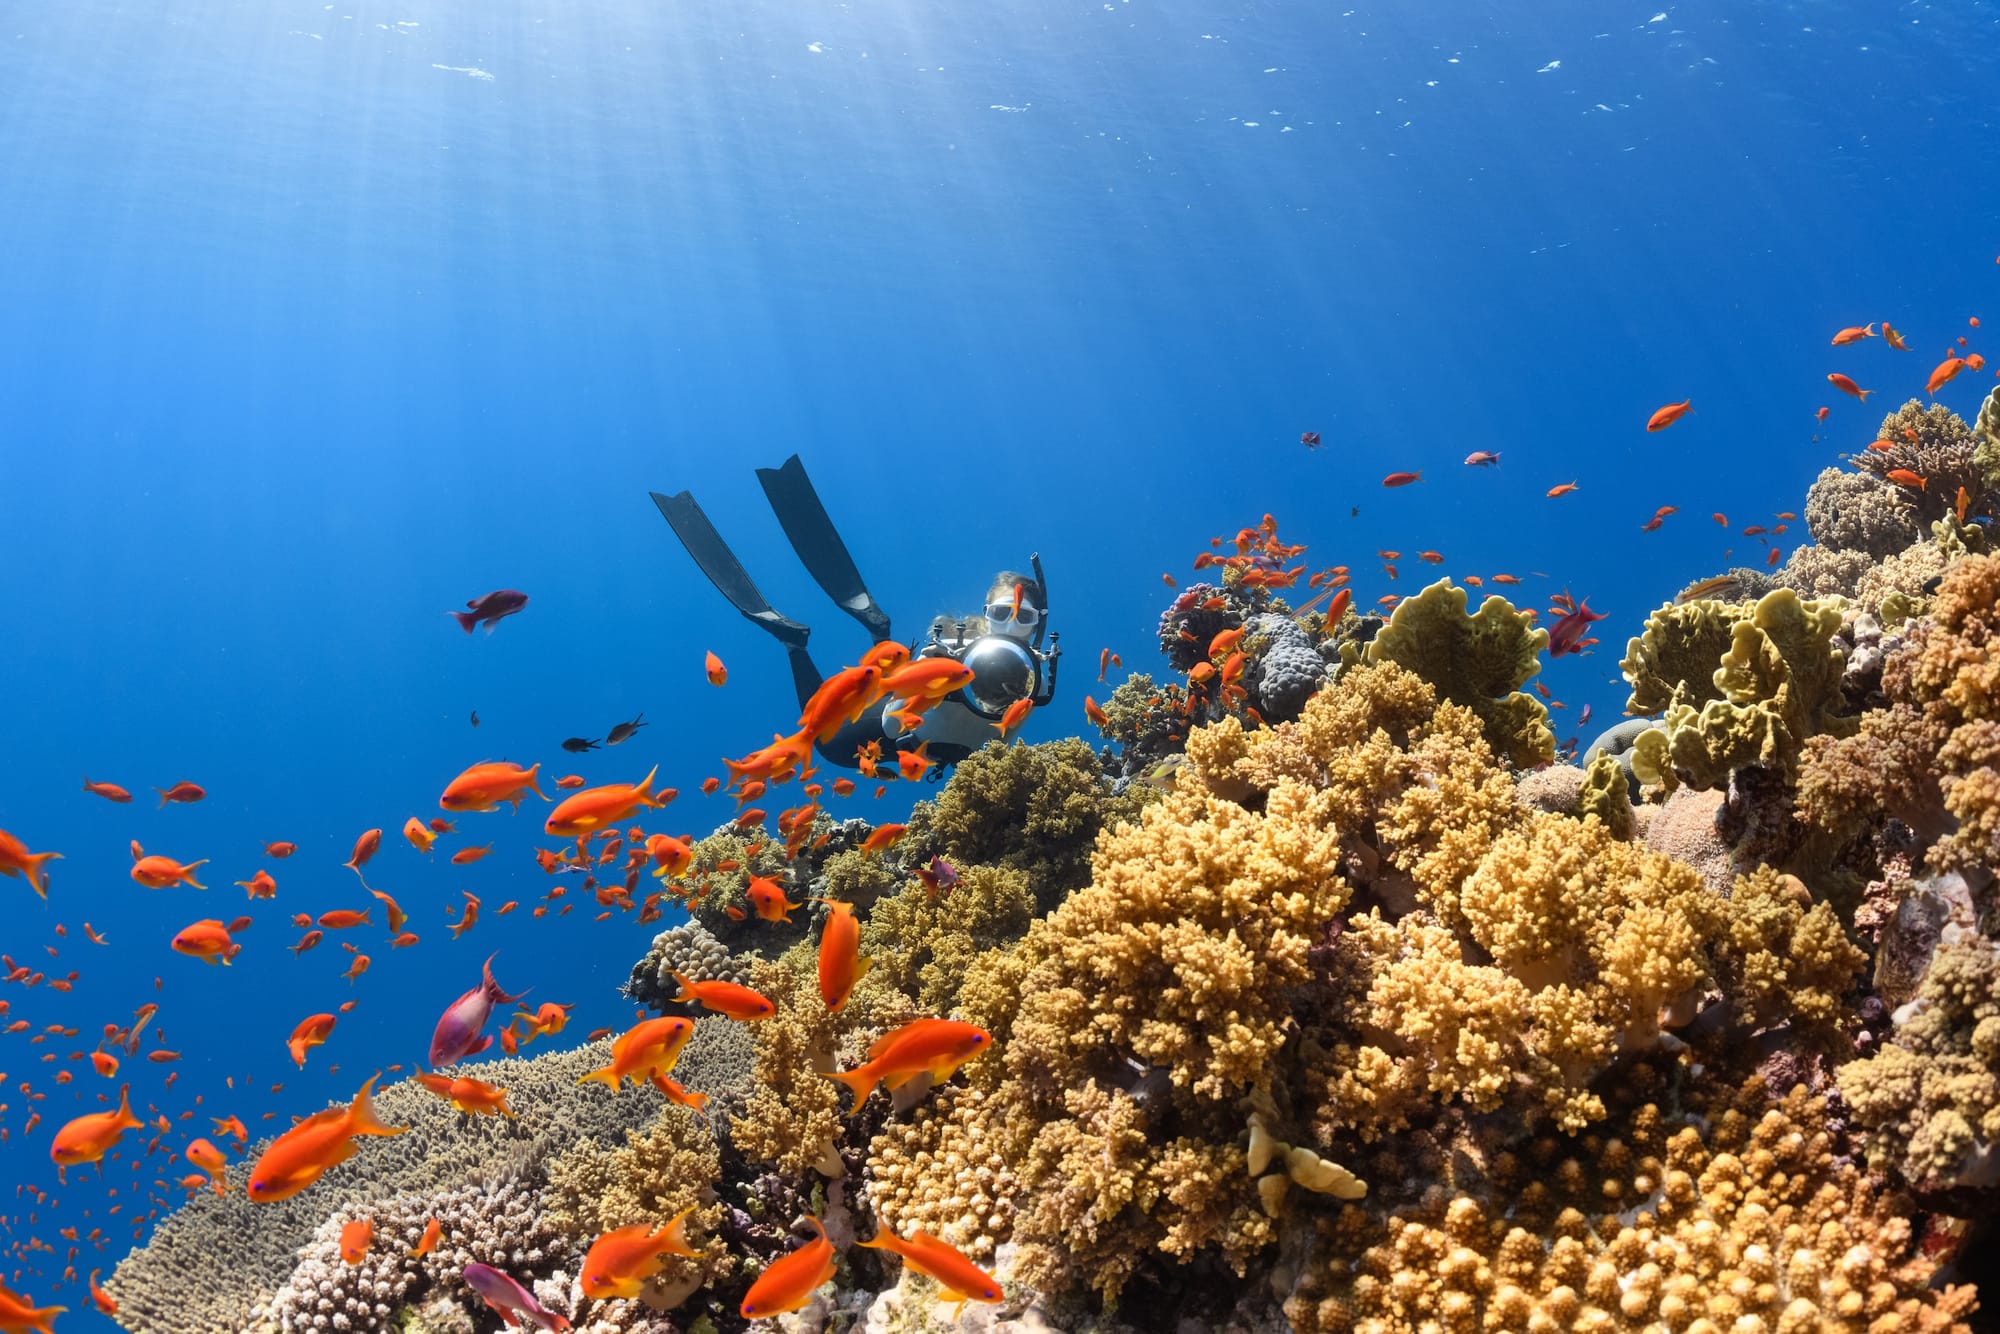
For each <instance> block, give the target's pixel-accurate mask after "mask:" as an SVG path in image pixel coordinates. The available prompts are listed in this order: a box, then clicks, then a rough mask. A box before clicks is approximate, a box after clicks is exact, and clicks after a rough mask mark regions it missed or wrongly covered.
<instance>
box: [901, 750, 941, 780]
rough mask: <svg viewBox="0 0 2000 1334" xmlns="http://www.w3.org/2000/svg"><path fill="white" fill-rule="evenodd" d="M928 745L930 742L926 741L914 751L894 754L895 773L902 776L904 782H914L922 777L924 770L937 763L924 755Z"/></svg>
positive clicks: (902, 751)
mask: <svg viewBox="0 0 2000 1334" xmlns="http://www.w3.org/2000/svg"><path fill="white" fill-rule="evenodd" d="M930 744H931V743H930V742H928V741H926V742H923V743H922V744H921V745H919V746H918V747H917V748H916V749H915V750H899V751H897V752H896V772H897V773H899V774H901V775H902V776H903V780H904V781H905V782H910V783H914V782H916V781H917V780H918V779H919V778H922V777H923V776H924V771H925V770H927V769H929V768H930V767H931V765H933V764H935V763H936V762H937V761H935V760H933V759H932V758H931V757H930V756H929V755H928V754H926V753H925V751H926V750H927V749H928V748H929V746H930Z"/></svg>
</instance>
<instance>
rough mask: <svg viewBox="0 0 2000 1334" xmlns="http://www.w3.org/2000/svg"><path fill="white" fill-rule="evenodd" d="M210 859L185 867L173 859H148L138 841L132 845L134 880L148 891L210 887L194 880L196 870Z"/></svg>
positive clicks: (204, 858)
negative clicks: (181, 886)
mask: <svg viewBox="0 0 2000 1334" xmlns="http://www.w3.org/2000/svg"><path fill="white" fill-rule="evenodd" d="M207 863H208V858H206V857H203V858H202V859H201V860H200V861H194V862H189V863H188V864H187V865H185V866H183V865H181V864H180V863H179V862H177V861H175V860H174V859H173V858H172V857H162V856H159V855H157V854H156V855H154V856H151V857H148V856H147V855H146V854H145V852H144V851H142V850H141V849H140V847H139V843H138V840H136V839H135V840H133V843H132V878H133V879H134V880H136V881H138V882H139V883H140V884H142V885H144V886H145V887H146V888H147V889H165V888H167V887H168V886H169V885H188V886H191V887H193V888H195V889H207V888H208V886H207V885H204V884H202V883H201V881H199V880H197V879H195V878H194V868H195V867H197V866H204V865H206V864H207Z"/></svg>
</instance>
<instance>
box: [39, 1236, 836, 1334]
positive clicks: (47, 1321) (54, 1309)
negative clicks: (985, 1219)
mask: <svg viewBox="0 0 2000 1334" xmlns="http://www.w3.org/2000/svg"><path fill="white" fill-rule="evenodd" d="M829 1249H830V1248H829ZM827 1272H828V1273H831V1272H832V1271H831V1270H828V1271H827ZM67 1310H69V1308H68V1307H67V1306H36V1305H35V1304H34V1303H33V1302H31V1301H29V1300H28V1299H27V1298H26V1297H23V1296H22V1295H21V1294H20V1293H18V1292H15V1291H14V1290H13V1289H11V1288H9V1287H8V1286H7V1285H6V1284H4V1283H0V1330H5V1331H7V1334H29V1332H30V1331H33V1334H55V1322H56V1317H57V1316H59V1315H61V1314H62V1313H63V1312H65V1311H67Z"/></svg>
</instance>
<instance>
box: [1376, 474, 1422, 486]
mask: <svg viewBox="0 0 2000 1334" xmlns="http://www.w3.org/2000/svg"><path fill="white" fill-rule="evenodd" d="M1423 480H1424V475H1423V474H1422V473H1420V472H1392V473H1390V474H1389V475H1388V476H1387V477H1384V478H1383V479H1382V485H1384V486H1408V485H1409V484H1410V483H1412V482H1421V481H1423Z"/></svg>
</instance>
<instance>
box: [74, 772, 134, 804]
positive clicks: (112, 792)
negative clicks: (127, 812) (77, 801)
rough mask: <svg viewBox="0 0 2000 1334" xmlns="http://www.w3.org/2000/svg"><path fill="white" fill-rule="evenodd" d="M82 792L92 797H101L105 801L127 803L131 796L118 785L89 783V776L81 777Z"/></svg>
mask: <svg viewBox="0 0 2000 1334" xmlns="http://www.w3.org/2000/svg"><path fill="white" fill-rule="evenodd" d="M83 790H84V791H85V792H89V793H91V794H92V795H94V796H99V797H102V798H104V799H105V800H106V801H116V802H127V801H130V800H132V794H131V793H130V792H127V791H126V790H125V789H124V788H122V787H120V786H118V784H116V783H93V782H91V781H90V775H89V774H85V775H84V776H83Z"/></svg>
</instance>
